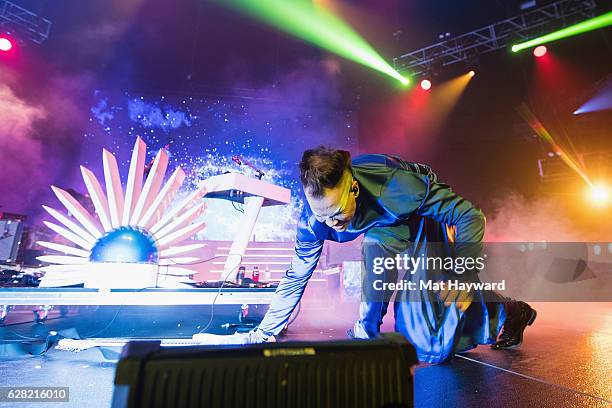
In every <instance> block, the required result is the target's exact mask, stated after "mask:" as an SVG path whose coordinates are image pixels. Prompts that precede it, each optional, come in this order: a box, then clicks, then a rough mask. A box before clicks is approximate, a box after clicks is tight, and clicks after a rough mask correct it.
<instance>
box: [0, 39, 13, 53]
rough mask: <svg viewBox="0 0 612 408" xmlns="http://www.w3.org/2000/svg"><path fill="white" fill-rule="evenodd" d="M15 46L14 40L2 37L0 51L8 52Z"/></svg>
mask: <svg viewBox="0 0 612 408" xmlns="http://www.w3.org/2000/svg"><path fill="white" fill-rule="evenodd" d="M11 48H13V42H12V41H11V40H9V39H8V38H6V37H0V51H4V52H8V51H10V50H11Z"/></svg>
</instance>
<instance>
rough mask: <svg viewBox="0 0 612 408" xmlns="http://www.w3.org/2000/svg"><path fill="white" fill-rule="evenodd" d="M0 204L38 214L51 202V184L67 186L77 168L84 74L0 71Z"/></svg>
mask: <svg viewBox="0 0 612 408" xmlns="http://www.w3.org/2000/svg"><path fill="white" fill-rule="evenodd" d="M0 76H1V77H2V82H0V160H1V163H2V166H1V168H2V170H1V179H2V183H0V206H1V207H0V209H1V210H2V211H6V212H14V213H19V214H25V215H27V216H29V217H31V218H34V219H36V218H37V216H38V215H40V213H41V205H42V204H45V203H49V202H51V203H53V201H52V200H53V198H52V193H51V190H50V188H49V187H50V186H51V185H52V184H56V185H59V186H69V185H71V184H72V182H73V180H74V178H75V177H76V175H77V173H78V163H76V162H75V161H76V159H75V157H77V154H76V153H77V152H78V150H79V149H80V148H81V146H82V130H81V129H82V125H83V121H84V118H86V113H87V110H86V108H84V107H85V106H87V105H86V104H84V103H83V97H84V96H83V95H84V90H85V89H87V88H88V87H89V86H90V82H91V81H90V79H89V78H88V77H86V76H77V77H66V76H63V75H60V74H55V75H49V76H47V77H45V78H44V81H40V82H39V81H35V80H33V79H32V77H36V76H37V75H36V74H34V73H33V72H29V73H23V74H22V73H20V74H17V73H16V72H14V71H9V70H8V69H2V70H1V72H0Z"/></svg>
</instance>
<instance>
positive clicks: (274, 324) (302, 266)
mask: <svg viewBox="0 0 612 408" xmlns="http://www.w3.org/2000/svg"><path fill="white" fill-rule="evenodd" d="M308 221H309V217H308V213H307V212H306V211H304V213H303V214H302V217H301V219H300V223H299V225H298V232H297V237H296V242H295V254H294V256H293V260H292V261H291V265H290V267H289V269H288V270H287V271H286V272H285V275H284V276H283V278H282V279H281V281H280V283H279V285H278V288H277V289H276V292H275V293H274V296H273V297H272V302H271V304H270V309H269V310H268V312H267V313H266V315H265V316H264V318H263V320H262V322H261V323H260V325H259V327H258V329H256V330H255V331H253V332H251V333H250V334H251V336H252V337H253V339H252V342H254V343H258V342H262V341H266V340H267V339H268V337H270V336H272V335H276V334H278V333H279V332H280V331H281V330H282V329H283V327H284V326H285V324H286V323H287V321H288V320H289V316H291V313H292V312H293V309H295V307H296V306H297V304H298V303H299V301H300V299H301V298H302V295H303V294H304V290H305V289H306V284H307V283H308V280H309V279H310V277H311V276H312V273H313V272H314V270H315V269H316V267H317V263H318V262H319V258H320V257H321V251H322V250H323V242H324V241H323V240H321V239H318V238H317V237H316V236H315V233H314V232H313V230H312V228H311V227H310V225H309V224H308Z"/></svg>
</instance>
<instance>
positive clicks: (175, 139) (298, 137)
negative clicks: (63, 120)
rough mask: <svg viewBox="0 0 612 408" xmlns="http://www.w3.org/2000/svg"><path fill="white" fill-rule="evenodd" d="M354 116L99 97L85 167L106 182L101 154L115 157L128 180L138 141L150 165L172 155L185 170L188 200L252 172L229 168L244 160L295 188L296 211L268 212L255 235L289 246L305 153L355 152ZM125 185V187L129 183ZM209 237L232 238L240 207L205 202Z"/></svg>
mask: <svg viewBox="0 0 612 408" xmlns="http://www.w3.org/2000/svg"><path fill="white" fill-rule="evenodd" d="M356 122H357V121H356V115H355V114H354V113H353V112H351V111H346V110H336V109H329V108H322V107H308V106H294V105H292V104H291V102H290V101H289V102H271V101H265V100H261V99H253V98H237V97H227V98H213V97H189V96H180V95H152V94H135V93H110V92H105V91H96V93H95V99H94V105H93V106H92V108H91V117H90V119H89V125H88V129H87V130H86V132H85V134H84V137H85V144H84V148H83V149H82V153H81V160H80V161H81V163H83V164H85V166H87V167H90V168H91V169H92V170H94V171H95V172H96V173H97V174H102V169H101V160H100V157H101V149H102V148H103V147H104V148H106V149H108V150H110V151H111V152H112V153H113V154H115V156H116V157H117V159H118V161H119V165H120V172H121V174H122V175H125V174H127V171H128V165H129V159H130V154H131V149H132V147H133V145H134V140H135V138H136V136H140V137H142V138H143V140H144V141H145V143H146V144H147V147H148V151H147V160H148V161H150V160H152V159H153V157H154V156H155V154H156V152H157V151H158V150H159V149H160V148H166V149H167V151H168V153H169V155H170V165H169V171H168V174H169V173H170V171H172V169H174V168H175V167H176V166H179V165H180V166H181V167H182V168H183V169H184V170H185V172H186V174H187V180H186V182H185V183H184V185H185V191H183V192H182V193H183V194H185V193H187V192H188V191H190V190H192V189H193V188H194V187H195V185H196V183H197V182H198V181H199V180H201V179H204V178H207V177H210V176H213V175H216V174H222V173H225V172H227V171H239V172H245V173H247V174H250V175H254V172H253V171H251V170H250V169H249V168H247V167H245V166H238V165H237V164H236V163H235V162H234V161H232V156H233V155H239V156H241V157H243V158H244V159H245V160H247V161H249V162H251V163H252V164H254V165H255V166H256V167H258V168H259V169H261V170H263V171H264V173H265V176H264V180H267V181H269V182H272V183H275V184H279V185H281V186H284V187H287V188H290V189H291V191H292V204H291V205H290V206H277V207H269V208H264V209H263V210H262V213H261V214H260V218H259V222H258V225H257V226H256V228H255V231H254V234H255V239H256V240H258V241H279V240H282V241H292V240H293V239H294V237H295V224H296V221H297V216H298V215H299V212H300V210H301V206H302V196H301V191H300V184H299V173H298V168H297V163H298V162H299V159H300V157H301V154H302V152H303V150H304V149H307V148H310V147H314V146H317V145H320V144H324V145H328V146H336V147H341V148H345V149H348V150H351V151H352V152H355V151H356V149H357V129H356ZM125 181H126V180H122V182H123V183H125ZM207 201H208V210H207V212H206V215H205V216H204V217H205V220H206V222H207V226H208V227H207V229H206V230H205V232H204V233H202V235H201V236H200V237H199V238H202V239H215V240H226V239H231V238H232V237H233V232H234V228H235V224H236V220H237V217H238V216H239V215H240V210H241V208H240V206H239V205H234V206H233V205H232V203H231V202H229V201H225V200H212V199H211V200H207Z"/></svg>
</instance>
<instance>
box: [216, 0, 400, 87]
mask: <svg viewBox="0 0 612 408" xmlns="http://www.w3.org/2000/svg"><path fill="white" fill-rule="evenodd" d="M218 1H219V2H220V4H229V5H231V6H233V7H234V8H236V9H238V10H241V11H244V12H246V13H248V14H250V15H251V16H253V17H255V18H257V19H259V20H261V21H263V22H265V23H267V24H270V25H273V26H274V27H276V28H278V29H280V30H282V31H285V32H287V33H289V34H291V35H294V36H296V37H298V38H301V39H302V40H304V41H307V42H310V43H312V44H315V45H317V46H319V47H322V48H325V49H327V50H329V51H331V52H333V53H335V54H338V55H340V56H342V57H344V58H347V59H350V60H352V61H355V62H357V63H359V64H362V65H365V66H367V67H370V68H372V69H375V70H377V71H379V72H382V73H384V74H386V75H389V76H391V77H393V78H395V79H397V80H398V81H400V82H401V83H402V84H403V85H408V84H409V83H410V79H408V78H406V77H404V76H403V75H401V74H400V73H399V72H397V71H396V70H395V69H394V68H393V67H392V66H391V65H389V64H388V63H387V62H386V61H385V60H384V59H383V58H382V57H381V56H380V55H379V54H378V53H377V52H376V51H375V50H374V49H373V48H372V47H371V46H370V45H369V44H368V43H367V42H366V41H365V40H364V39H363V38H362V37H361V36H360V35H359V34H357V33H356V32H355V31H354V30H353V29H352V28H351V27H350V26H349V25H348V24H347V23H345V22H344V21H342V20H341V19H340V18H338V17H336V16H335V15H334V14H332V13H331V12H330V11H328V10H326V9H324V8H322V7H316V6H315V5H313V4H312V3H311V2H310V1H307V0H218Z"/></svg>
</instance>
